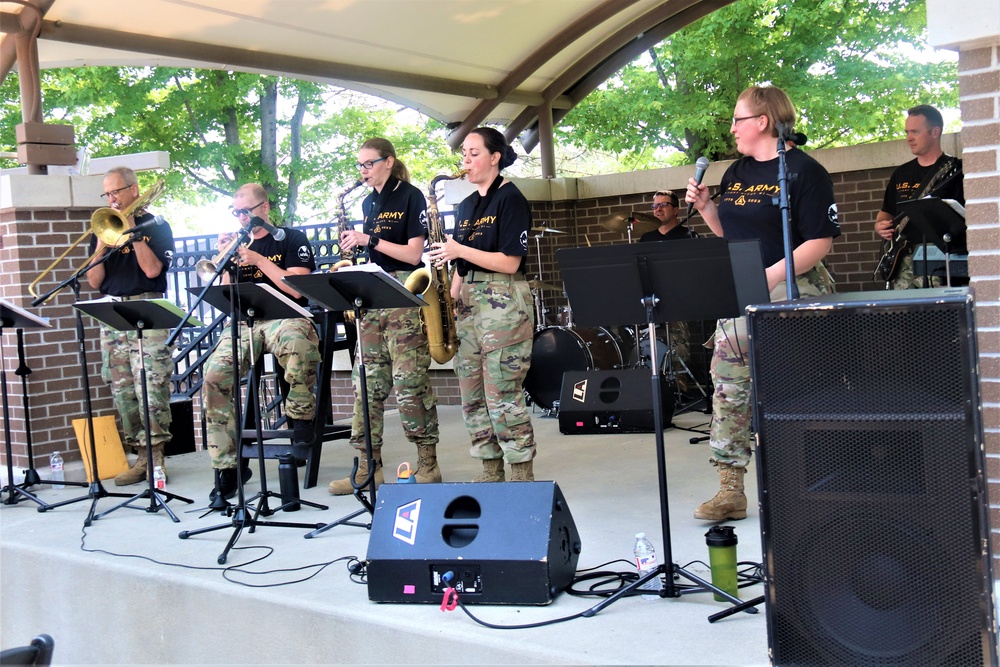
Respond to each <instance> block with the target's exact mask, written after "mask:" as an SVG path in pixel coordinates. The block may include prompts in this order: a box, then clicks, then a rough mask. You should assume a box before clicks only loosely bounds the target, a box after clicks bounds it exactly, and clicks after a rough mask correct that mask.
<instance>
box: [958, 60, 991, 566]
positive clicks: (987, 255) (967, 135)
mask: <svg viewBox="0 0 1000 667" xmlns="http://www.w3.org/2000/svg"><path fill="white" fill-rule="evenodd" d="M958 65H959V78H958V86H959V94H960V96H961V106H962V123H963V130H962V143H963V146H964V149H963V153H962V162H963V164H962V166H963V169H964V171H965V184H964V185H965V197H966V224H967V225H968V229H969V232H968V242H969V272H970V274H971V275H972V276H973V277H972V281H971V285H972V287H973V289H975V290H976V324H977V328H978V329H979V373H980V387H981V391H982V406H983V422H984V424H985V431H986V456H987V466H986V472H987V477H988V478H989V480H990V488H989V494H990V524H991V525H992V526H993V540H992V542H993V555H994V558H997V559H1000V93H998V91H1000V45H997V44H994V45H993V46H988V47H981V48H971V49H968V50H964V49H963V50H962V51H961V52H960V53H959V61H958Z"/></svg>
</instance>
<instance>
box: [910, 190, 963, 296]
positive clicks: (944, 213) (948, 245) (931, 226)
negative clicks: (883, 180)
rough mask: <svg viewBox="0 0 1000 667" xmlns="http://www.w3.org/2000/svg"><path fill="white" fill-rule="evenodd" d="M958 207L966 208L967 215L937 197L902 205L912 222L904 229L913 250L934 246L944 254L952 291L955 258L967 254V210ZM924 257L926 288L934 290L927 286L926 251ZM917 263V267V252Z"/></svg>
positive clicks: (946, 277) (947, 281) (947, 276)
mask: <svg viewBox="0 0 1000 667" xmlns="http://www.w3.org/2000/svg"><path fill="white" fill-rule="evenodd" d="M954 203H955V205H956V206H959V208H962V211H963V212H959V211H958V210H956V209H955V208H953V207H952V206H951V204H949V203H948V201H947V200H944V199H939V198H937V197H924V198H923V199H911V200H908V201H903V202H900V203H899V211H900V213H901V214H903V215H906V216H907V217H909V222H908V223H907V224H906V227H905V228H904V229H903V236H904V237H906V240H907V241H908V242H909V243H910V246H911V247H913V248H917V246H921V245H924V244H928V243H930V244H933V245H934V246H936V247H937V249H938V250H940V251H941V252H943V253H944V258H945V264H944V266H945V281H946V285H947V286H948V287H951V263H950V260H951V254H952V253H955V252H965V250H966V247H965V215H964V210H965V209H964V208H963V207H962V206H961V205H960V204H958V203H957V202H954ZM924 254H925V261H924V270H923V276H924V286H925V287H930V285H928V283H927V278H928V271H927V262H926V249H925V253H924ZM914 263H916V251H914ZM915 268H916V267H914V269H915Z"/></svg>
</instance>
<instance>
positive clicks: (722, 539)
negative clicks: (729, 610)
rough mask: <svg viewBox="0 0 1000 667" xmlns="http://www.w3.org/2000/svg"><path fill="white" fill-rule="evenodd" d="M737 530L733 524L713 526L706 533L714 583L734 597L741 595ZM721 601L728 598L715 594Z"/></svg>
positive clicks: (709, 562)
mask: <svg viewBox="0 0 1000 667" xmlns="http://www.w3.org/2000/svg"><path fill="white" fill-rule="evenodd" d="M736 542H737V540H736V532H735V529H734V528H733V527H732V526H712V528H711V529H710V530H709V531H708V532H707V533H705V543H706V544H707V545H708V565H709V567H710V568H711V570H712V585H713V586H715V587H716V588H719V589H721V590H724V591H725V592H727V593H729V594H730V595H732V596H734V597H739V595H738V593H739V585H738V583H737V579H736ZM714 596H715V599H716V600H718V601H719V602H725V601H726V598H724V597H722V596H721V595H719V594H718V593H715V594H714Z"/></svg>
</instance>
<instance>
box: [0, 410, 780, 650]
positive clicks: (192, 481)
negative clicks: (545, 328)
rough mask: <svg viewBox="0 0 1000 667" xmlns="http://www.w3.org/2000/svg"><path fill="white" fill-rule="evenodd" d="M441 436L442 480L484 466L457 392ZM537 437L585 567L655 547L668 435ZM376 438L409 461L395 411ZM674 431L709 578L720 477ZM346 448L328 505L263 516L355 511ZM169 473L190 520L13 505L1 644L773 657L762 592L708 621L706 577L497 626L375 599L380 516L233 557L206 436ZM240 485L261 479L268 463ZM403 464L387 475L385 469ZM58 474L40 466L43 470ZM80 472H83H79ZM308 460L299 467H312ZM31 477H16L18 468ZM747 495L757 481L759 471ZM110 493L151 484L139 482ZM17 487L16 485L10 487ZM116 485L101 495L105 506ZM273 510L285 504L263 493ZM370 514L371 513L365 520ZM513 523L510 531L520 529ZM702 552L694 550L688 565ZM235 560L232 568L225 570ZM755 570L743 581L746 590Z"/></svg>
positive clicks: (321, 496)
mask: <svg viewBox="0 0 1000 667" xmlns="http://www.w3.org/2000/svg"><path fill="white" fill-rule="evenodd" d="M440 412H441V425H442V440H441V446H440V449H439V452H440V460H441V467H442V470H443V473H444V476H445V481H446V482H464V481H469V480H471V479H472V478H473V477H474V476H475V475H476V474H477V472H478V470H479V463H478V462H476V461H473V460H472V459H470V458H469V455H468V438H467V435H466V432H465V428H464V425H463V424H462V419H461V412H460V409H459V408H458V407H457V406H445V407H442V408H441V410H440ZM533 419H534V426H535V432H536V437H537V441H538V443H539V450H538V458H537V459H536V462H535V477H536V479H537V480H555V481H556V482H557V483H558V484H559V487H560V488H561V490H562V492H563V494H564V495H565V497H566V501H567V504H568V506H569V509H570V511H571V512H572V515H573V517H574V519H575V522H576V526H577V528H578V530H579V532H580V535H581V541H582V547H583V548H582V552H581V556H580V561H579V566H578V569H579V570H583V569H587V568H600V569H604V570H618V571H625V570H631V571H634V568H631V567H630V565H629V564H628V562H621V561H619V562H616V563H613V564H611V565H606V563H609V562H610V561H615V560H617V559H624V560H625V561H629V560H630V559H631V557H632V544H633V541H634V534H635V533H636V532H638V531H645V532H646V533H647V535H648V536H649V537H650V539H651V540H652V542H653V544H654V545H655V546H656V549H657V555H658V557H659V558H660V559H661V560H662V559H663V553H664V546H663V535H662V534H661V532H662V531H661V528H660V525H661V521H660V504H659V493H658V486H657V477H656V448H655V440H654V437H653V435H652V434H635V435H626V434H614V435H572V436H566V435H562V434H560V433H559V427H558V420H557V419H555V418H549V417H544V416H543V415H542V413H541V412H537V411H536V412H535V413H534V417H533ZM707 420H708V416H706V415H705V414H702V413H700V412H689V413H686V414H683V415H680V416H679V417H676V418H675V420H674V421H675V424H676V425H678V426H683V427H688V428H707ZM386 425H387V433H386V446H385V448H384V450H383V458H384V460H385V465H386V471H387V477H390V478H391V477H394V472H395V468H396V465H397V464H398V463H399V462H400V461H404V460H409V461H411V462H413V461H414V460H415V451H414V450H413V449H412V447H411V446H410V445H409V444H408V443H407V442H406V441H405V439H404V438H403V437H402V435H401V428H400V425H399V419H398V417H397V415H396V414H395V413H391V414H389V415H387V418H386ZM697 435H699V434H698V433H692V432H689V431H686V430H681V429H678V428H674V429H669V430H667V431H666V432H665V444H666V447H665V449H666V462H667V480H668V487H669V510H670V513H669V516H670V526H671V533H672V534H671V547H672V552H673V562H674V563H675V564H677V565H680V566H681V567H686V568H687V569H688V570H689V571H690V572H691V573H693V574H695V575H697V576H701V577H705V578H709V577H710V574H709V571H708V567H707V565H705V564H703V563H702V562H698V561H707V560H708V551H707V548H706V546H705V532H706V531H707V530H708V528H709V527H710V525H711V524H708V523H706V522H702V521H698V520H696V519H694V518H693V517H692V510H693V509H694V507H695V506H696V505H697V504H698V503H700V502H702V501H704V500H706V499H708V498H709V497H711V496H712V495H713V494H714V492H715V490H716V489H717V484H716V480H717V478H716V475H715V472H714V469H713V468H711V467H710V466H709V464H708V445H707V444H706V443H701V444H690V443H689V439H690V438H691V437H694V436H697ZM352 453H353V450H350V449H349V448H348V447H347V445H346V444H344V443H343V442H337V443H332V444H328V445H327V446H326V447H325V449H324V453H323V461H322V468H321V472H320V485H319V486H317V487H315V488H312V489H308V490H305V491H303V492H302V498H303V499H305V500H310V501H314V502H317V503H322V504H326V505H329V509H328V510H325V511H321V510H316V509H312V508H308V507H305V506H303V508H302V509H301V510H300V511H298V512H294V513H286V512H280V513H277V514H275V515H274V516H272V517H269V519H268V520H272V521H289V522H296V523H308V524H312V525H318V524H326V523H329V522H332V521H335V520H336V519H339V518H341V517H343V516H345V515H347V514H349V513H351V512H353V511H355V510H356V509H359V508H360V504H359V503H358V502H357V501H356V500H355V499H354V498H352V497H332V496H330V495H329V494H328V493H327V490H326V485H327V483H328V482H329V481H330V480H331V479H334V478H338V477H344V476H346V474H347V473H348V470H349V465H350V458H351V455H352ZM167 463H168V466H167V468H168V472H169V476H170V478H169V483H168V485H167V490H168V491H170V492H171V493H175V494H178V495H180V496H186V497H188V498H191V499H194V500H195V503H194V504H193V505H185V504H183V503H181V502H178V501H176V500H175V501H172V502H171V503H170V505H169V506H170V507H171V508H172V509H173V511H174V512H175V513H176V514H177V516H178V518H179V519H180V523H173V522H172V521H171V520H170V519H169V517H168V516H167V514H166V513H165V512H164V511H163V510H160V511H159V512H157V513H147V512H146V511H143V510H144V509H145V508H146V507H148V506H149V501H148V500H141V501H139V502H138V503H137V504H136V506H137V507H138V508H139V510H136V509H130V508H123V509H119V510H117V511H115V512H112V513H111V514H108V515H107V516H105V517H103V518H100V519H99V520H97V521H95V522H94V523H93V525H92V526H91V527H89V528H86V529H84V528H83V522H84V519H85V518H86V516H87V513H88V511H89V510H90V508H91V506H92V505H93V501H92V500H90V499H86V500H84V501H82V502H78V503H74V504H70V505H66V506H64V507H59V508H55V509H53V510H50V511H48V512H44V513H39V512H37V511H36V508H37V505H36V504H35V503H33V502H31V501H23V502H21V503H19V504H17V505H3V506H2V507H0V530H2V543H0V557H2V559H0V583H2V601H3V604H2V613H0V631H2V647H3V648H7V647H10V646H14V645H18V644H22V643H27V642H28V641H29V640H30V639H31V637H33V636H34V635H36V634H38V633H42V632H45V633H49V634H51V635H52V636H53V637H54V638H55V642H56V649H55V664H62V665H66V664H126V663H129V664H178V663H182V664H243V665H251V664H437V665H450V664H463V665H465V664H631V665H637V664H649V665H654V664H655V665H765V664H767V663H768V656H767V635H766V627H765V618H764V613H763V606H761V607H760V613H757V614H754V615H751V614H747V613H739V614H735V615H733V616H730V617H728V618H726V619H723V620H721V621H719V622H717V623H714V624H710V623H709V622H708V620H707V617H708V616H709V615H710V614H714V613H716V612H718V611H722V610H724V609H725V608H726V607H727V604H726V603H721V602H715V601H713V599H712V595H711V594H710V593H695V594H690V595H684V596H682V597H680V598H676V599H659V598H657V599H654V600H646V599H643V598H641V597H629V598H623V599H620V600H618V601H617V602H615V603H614V604H611V605H610V606H608V607H607V608H605V609H603V610H602V611H601V612H600V613H598V614H597V615H595V616H593V617H591V618H581V619H576V620H571V621H568V622H564V623H558V624H554V625H547V626H544V627H539V628H533V629H525V630H499V629H490V628H486V627H483V626H481V625H478V624H476V623H475V622H473V621H472V620H471V619H470V618H469V617H468V616H466V615H465V614H464V613H462V611H461V610H455V611H453V612H450V613H443V612H442V611H441V610H440V609H439V608H438V606H437V605H432V604H406V605H404V604H378V603H374V602H370V601H369V600H368V594H367V589H366V587H365V586H364V585H359V584H358V583H356V582H354V581H352V579H351V576H350V574H349V572H348V569H347V565H346V561H344V560H341V561H339V562H334V563H333V564H332V565H329V566H326V567H324V565H323V564H326V563H330V562H331V561H336V559H341V558H344V557H351V556H353V557H358V558H362V559H363V558H364V557H365V553H366V550H367V545H368V537H369V531H368V530H366V529H364V528H359V527H352V526H336V527H334V528H332V529H331V530H328V531H326V532H324V533H323V534H321V535H319V536H317V537H315V538H314V539H309V540H307V539H303V536H304V535H305V533H307V532H309V530H310V529H308V528H288V527H276V526H260V527H258V528H257V529H256V531H255V532H253V533H250V532H249V531H247V530H243V531H242V532H241V533H240V535H239V539H238V542H237V544H236V548H234V549H233V550H232V551H231V552H230V554H229V559H228V561H227V563H226V565H225V566H220V565H218V564H217V562H216V561H217V557H218V556H219V555H220V553H221V552H222V551H223V549H224V548H225V546H226V543H227V541H228V540H229V539H230V538H231V537H232V536H233V535H234V533H235V532H236V529H235V528H233V527H232V526H231V520H230V519H227V518H225V517H222V516H221V515H219V514H212V515H209V516H202V514H203V513H204V512H200V511H197V508H203V507H205V506H206V505H207V495H208V492H209V490H210V488H211V484H212V475H211V471H210V468H209V460H208V455H207V452H195V453H192V454H185V455H182V456H177V457H172V458H170V459H168V461H167ZM253 467H254V469H255V474H254V478H253V479H252V480H251V481H250V482H249V483H248V484H247V486H246V489H247V491H248V495H249V494H253V493H256V492H257V491H259V489H260V485H259V473H258V472H257V471H256V467H257V466H256V462H254V464H253ZM390 471H391V472H390ZM39 472H40V474H41V475H42V476H43V477H45V476H46V474H47V471H46V470H40V471H39ZM69 473H70V475H71V476H70V477H69V478H70V479H73V478H74V476H73V475H74V473H75V478H76V479H78V480H82V479H83V475H82V469H79V468H77V469H76V470H74V469H73V468H72V467H71V468H70V470H69ZM299 474H300V476H301V475H303V474H304V468H300V469H299ZM20 479H21V478H20V476H16V477H15V480H16V481H19V480H20ZM267 479H268V487H269V488H270V489H271V490H273V491H277V490H278V477H277V465H276V461H268V463H267ZM747 482H748V495H749V496H750V497H751V498H755V497H756V480H755V479H754V477H753V475H748V476H747ZM104 486H105V489H106V490H107V491H109V492H121V491H129V492H131V493H138V492H139V491H141V490H142V487H135V486H134V487H127V488H126V489H120V488H117V487H115V486H114V484H113V483H112V482H111V481H108V482H106V483H105V484H104ZM34 490H35V492H36V493H37V495H38V496H40V497H41V499H42V500H44V501H45V502H48V503H56V502H59V501H61V500H66V499H71V498H75V497H80V496H81V495H85V494H86V489H85V488H82V487H67V488H65V489H62V490H54V489H50V488H48V487H47V486H38V487H35V488H34ZM5 497H6V496H5ZM118 502H121V499H118V498H110V497H108V498H101V499H99V500H98V501H97V511H98V512H102V511H105V510H107V509H110V508H112V507H113V506H114V505H116V504H117V503H118ZM269 503H270V505H271V507H272V508H275V507H276V506H277V505H278V504H279V502H278V501H277V500H275V499H272V500H271V501H269ZM367 517H368V515H367V513H365V514H364V515H362V516H361V517H359V519H366V518H367ZM214 525H224V526H225V527H224V528H223V529H222V530H219V531H215V532H210V533H206V534H203V535H199V536H193V537H190V538H189V539H186V540H181V539H178V532H179V531H181V530H197V529H199V528H202V527H209V526H214ZM729 525H733V526H735V528H736V534H737V536H738V538H739V546H738V555H739V560H740V561H753V562H759V561H760V559H761V546H760V536H759V523H758V512H757V509H756V506H753V507H752V508H751V511H750V516H749V517H748V518H747V519H746V520H743V521H736V522H729ZM511 539H517V538H516V536H511ZM689 564H690V565H689ZM226 567H229V568H232V569H228V570H226V569H225V568H226ZM762 594H763V586H762V585H760V584H757V585H754V586H751V587H748V588H744V589H742V590H741V597H743V598H744V599H750V598H754V597H757V596H759V595H762ZM597 602H598V599H596V598H587V597H576V596H572V595H569V594H566V593H562V594H560V595H558V596H557V597H556V598H555V600H554V601H553V603H552V604H550V605H548V606H542V607H533V606H494V605H489V606H487V605H470V607H469V608H470V610H471V612H472V613H473V614H475V615H476V616H477V617H479V618H481V619H482V620H484V621H487V622H489V623H492V624H497V625H512V624H526V623H537V622H542V621H545V620H548V619H556V618H561V617H566V616H571V615H573V614H578V613H580V612H583V611H584V610H586V609H588V608H590V607H592V606H593V605H595V604H596V603H597Z"/></svg>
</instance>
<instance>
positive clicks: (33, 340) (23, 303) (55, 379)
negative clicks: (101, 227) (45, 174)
mask: <svg viewBox="0 0 1000 667" xmlns="http://www.w3.org/2000/svg"><path fill="white" fill-rule="evenodd" d="M39 178H41V177H39ZM89 227H90V212H89V211H81V210H74V209H51V210H47V209H39V210H34V211H30V210H10V209H8V210H4V211H2V212H0V244H2V246H0V265H2V266H3V271H2V272H0V297H2V298H3V299H4V300H6V301H8V302H10V303H13V304H14V305H16V306H18V307H21V308H24V309H25V310H27V311H29V312H31V313H32V314H34V315H36V316H38V317H42V318H48V319H49V323H50V324H51V325H52V329H51V330H48V329H25V331H24V355H25V365H26V366H27V368H28V369H30V371H31V372H30V373H29V374H28V376H27V387H28V401H27V402H28V407H29V409H30V413H29V415H28V417H29V419H30V422H31V440H32V448H33V453H34V458H35V465H36V466H47V465H48V457H49V455H50V454H51V453H52V452H53V451H57V450H58V451H60V452H62V454H63V458H64V459H67V460H70V461H72V460H79V458H80V452H79V449H78V448H77V445H76V435H75V433H74V432H73V423H72V420H73V419H78V418H81V417H84V416H85V415H86V408H85V401H84V396H83V393H82V391H81V386H82V381H81V369H80V358H79V350H80V344H79V342H78V339H77V334H76V310H75V309H74V308H73V307H72V304H73V303H75V301H76V298H75V296H74V293H73V290H72V288H70V287H67V288H65V289H64V290H62V291H61V292H60V293H59V294H57V295H56V296H54V297H53V298H52V299H50V300H49V301H48V302H47V303H46V304H45V305H43V306H40V307H39V308H32V307H31V306H30V303H31V301H32V297H31V296H30V294H29V292H28V286H29V284H30V283H31V282H32V281H33V280H35V279H36V278H37V277H38V276H39V275H40V274H41V273H42V272H43V271H44V270H45V269H46V267H48V266H49V265H50V264H51V263H52V260H53V259H54V257H56V256H58V254H59V253H61V252H63V251H64V250H66V249H67V248H68V247H69V246H70V244H72V243H73V241H75V240H77V239H78V238H79V236H80V235H81V234H82V233H83V232H84V231H86V230H87V229H89ZM87 248H88V246H87V243H86V242H84V243H81V244H80V245H79V246H77V247H76V248H75V249H74V251H73V252H71V253H70V254H69V255H68V256H67V257H66V259H64V260H63V261H62V262H61V263H60V264H59V265H58V266H57V267H56V268H55V269H54V271H53V272H52V273H50V274H49V275H48V276H47V277H46V278H45V279H44V280H42V281H41V282H40V283H39V285H38V286H37V287H36V288H35V291H36V292H37V293H39V294H45V293H46V292H48V291H49V290H51V289H53V288H54V287H56V286H57V285H58V284H59V283H61V282H62V281H64V280H66V279H68V278H69V277H70V276H71V275H72V273H73V270H74V267H77V266H80V265H81V264H83V263H84V262H85V261H86V259H87V256H88V254H87ZM98 296H100V295H99V294H98V293H97V292H95V291H94V290H91V289H90V287H89V286H88V285H87V284H86V281H83V282H82V285H81V292H80V298H81V299H90V298H95V297H98ZM83 324H84V340H85V348H86V350H87V360H88V365H87V368H88V373H89V376H88V377H89V381H90V384H91V400H92V409H93V413H94V415H95V416H99V415H107V414H114V406H113V404H112V402H111V397H110V394H109V393H108V391H107V387H106V386H105V385H104V383H103V381H101V379H100V352H99V349H98V337H99V334H98V330H97V327H96V326H94V325H93V320H92V319H91V318H89V317H84V318H83ZM3 363H4V370H5V371H6V373H7V380H8V405H9V411H10V418H11V424H10V425H11V435H12V437H11V440H12V443H11V444H12V446H13V456H12V459H13V462H14V465H15V466H27V464H28V459H27V448H26V435H25V433H26V428H25V401H24V398H23V392H22V384H21V378H20V377H19V376H17V375H16V374H15V371H16V370H17V369H18V367H19V365H20V362H19V359H18V351H17V337H16V335H15V330H13V329H9V330H7V329H5V330H4V336H3Z"/></svg>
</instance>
